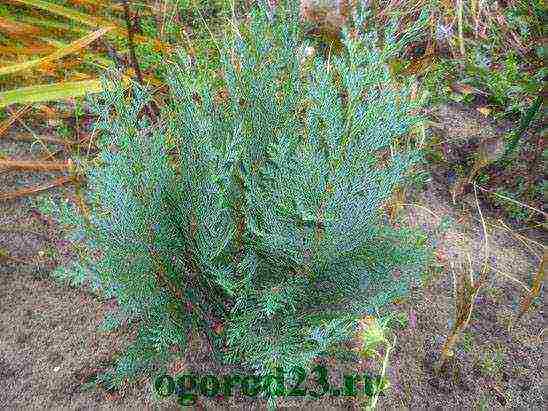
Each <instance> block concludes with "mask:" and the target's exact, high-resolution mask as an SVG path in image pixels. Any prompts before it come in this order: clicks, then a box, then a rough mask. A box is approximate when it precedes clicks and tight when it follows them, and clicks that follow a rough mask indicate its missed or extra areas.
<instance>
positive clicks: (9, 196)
mask: <svg viewBox="0 0 548 411" xmlns="http://www.w3.org/2000/svg"><path fill="white" fill-rule="evenodd" d="M77 181H78V178H77V177H76V176H67V177H59V178H57V179H55V180H53V181H52V182H51V183H48V184H43V185H39V186H35V187H28V188H23V189H21V190H17V191H12V192H11V193H6V194H0V201H8V200H13V199H14V198H18V197H24V196H28V195H31V194H36V193H39V192H42V191H46V190H50V189H52V188H55V187H60V186H62V185H65V184H67V183H75V182H77Z"/></svg>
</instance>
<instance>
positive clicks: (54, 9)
mask: <svg viewBox="0 0 548 411" xmlns="http://www.w3.org/2000/svg"><path fill="white" fill-rule="evenodd" d="M7 1H8V2H9V3H12V4H24V5H25V6H29V7H35V8H37V9H41V10H44V11H46V12H49V13H52V14H57V15H58V16H62V17H65V18H67V19H70V20H74V21H76V22H78V23H81V24H85V25H87V26H91V27H109V26H115V24H114V23H113V22H112V21H109V20H107V19H102V18H100V17H95V16H90V15H89V14H85V13H81V12H79V11H76V10H72V9H69V8H67V7H63V6H60V5H58V4H54V3H51V2H49V1H44V0H7ZM116 30H117V31H120V32H121V33H120V34H125V30H123V29H120V28H116Z"/></svg>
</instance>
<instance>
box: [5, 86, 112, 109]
mask: <svg viewBox="0 0 548 411" xmlns="http://www.w3.org/2000/svg"><path fill="white" fill-rule="evenodd" d="M101 90H102V86H101V81H100V80H98V79H93V80H82V81H72V82H62V83H54V84H42V85H38V86H30V87H23V88H18V89H15V90H9V91H5V92H3V93H0V108H2V107H5V106H8V105H10V104H15V103H34V102H37V101H51V100H64V99H67V98H71V97H81V96H84V95H86V94H88V93H98V92H100V91H101Z"/></svg>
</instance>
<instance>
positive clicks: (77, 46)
mask: <svg viewBox="0 0 548 411" xmlns="http://www.w3.org/2000/svg"><path fill="white" fill-rule="evenodd" d="M113 28H114V27H105V28H101V29H99V30H96V31H94V32H93V33H89V34H88V35H87V36H84V37H82V38H81V39H78V40H76V41H74V42H72V43H70V44H69V45H67V46H66V47H62V48H60V49H58V50H56V51H55V52H53V53H51V54H50V55H48V56H46V57H42V58H40V59H35V60H31V61H26V62H24V63H17V64H12V65H9V66H5V67H0V75H6V74H11V73H16V72H18V71H21V70H26V69H30V68H33V67H37V66H40V65H42V64H46V63H49V62H52V61H54V60H58V59H60V58H62V57H65V56H66V55H68V54H71V53H74V52H76V51H78V50H81V49H83V48H84V47H86V46H87V45H88V44H90V43H92V42H94V41H95V40H97V39H98V38H99V37H101V36H102V35H104V34H105V33H108V32H109V31H111V30H112V29H113Z"/></svg>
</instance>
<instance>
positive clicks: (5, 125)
mask: <svg viewBox="0 0 548 411" xmlns="http://www.w3.org/2000/svg"><path fill="white" fill-rule="evenodd" d="M30 109H31V106H25V107H21V108H20V109H19V110H17V111H16V112H15V113H13V114H12V115H11V116H10V117H9V118H8V119H7V120H4V121H2V122H1V123H0V137H2V134H4V133H5V132H6V130H8V129H9V128H10V127H11V125H12V124H13V123H15V122H16V121H17V120H18V119H19V118H20V117H21V116H22V115H23V114H25V113H27V112H28V111H29V110H30Z"/></svg>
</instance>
